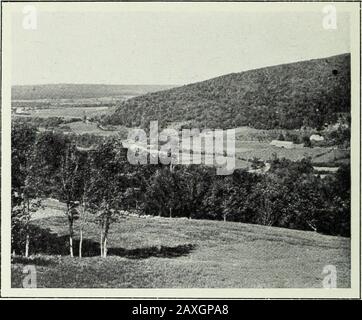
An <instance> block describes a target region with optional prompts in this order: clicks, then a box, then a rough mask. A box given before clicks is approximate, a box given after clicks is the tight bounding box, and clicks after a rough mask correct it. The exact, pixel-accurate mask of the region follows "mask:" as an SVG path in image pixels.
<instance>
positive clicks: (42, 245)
mask: <svg viewBox="0 0 362 320" xmlns="http://www.w3.org/2000/svg"><path fill="white" fill-rule="evenodd" d="M30 239H31V242H30V251H31V254H39V253H42V254H47V255H69V236H68V235H64V236H58V235H57V234H56V233H53V232H51V230H50V229H42V228H39V227H37V226H32V227H31V237H30ZM194 248H195V245H194V244H184V245H178V246H173V247H168V246H152V247H142V248H136V249H125V248H118V247H110V248H108V255H109V256H119V257H125V258H128V259H147V258H150V257H158V258H177V257H181V256H185V255H187V254H189V253H190V252H191V251H192V250H193V249H194ZM73 253H74V256H78V254H79V239H73ZM99 255H100V245H99V243H98V242H96V241H93V240H90V239H83V243H82V256H83V257H94V256H99ZM38 262H39V263H41V261H38ZM19 263H22V262H19ZM44 263H45V262H44Z"/></svg>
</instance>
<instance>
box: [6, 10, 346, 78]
mask: <svg viewBox="0 0 362 320" xmlns="http://www.w3.org/2000/svg"><path fill="white" fill-rule="evenodd" d="M153 5H154V7H153V9H152V10H148V9H144V10H143V11H129V10H128V9H127V8H123V9H122V10H120V11H113V12H110V11H108V12H102V11H98V12H89V11H88V12H86V11H84V12H64V11H63V12H60V11H57V12H45V11H42V10H40V9H38V18H37V19H38V20H37V29H36V30H25V29H23V27H22V19H23V16H24V15H23V13H22V12H21V9H22V7H20V6H19V9H18V8H17V10H15V12H14V13H13V15H12V24H11V25H12V84H13V85H16V84H45V83H102V84H187V83H191V82H197V81H201V80H205V79H209V78H212V77H216V76H219V75H223V74H227V73H232V72H240V71H244V70H249V69H255V68H259V67H264V66H269V65H276V64H281V63H289V62H294V61H300V60H307V59H312V58H321V57H327V56H332V55H336V54H340V53H346V52H350V39H349V16H348V14H347V13H343V12H338V13H337V29H336V30H325V29H324V28H323V26H322V19H323V13H322V11H321V9H320V8H321V7H320V6H316V7H315V9H313V8H314V7H310V9H309V11H308V12H307V11H304V12H302V11H298V12H278V11H274V12H256V11H250V10H249V11H246V10H243V9H242V8H243V7H242V6H241V7H240V8H241V10H235V9H233V10H227V9H225V10H223V11H218V10H213V9H208V8H207V7H206V6H205V7H204V8H203V10H202V11H200V10H188V8H187V7H186V6H187V4H184V5H185V6H184V7H182V6H181V7H178V8H177V11H176V10H174V9H173V8H171V7H169V10H160V11H157V7H155V6H156V5H157V4H153ZM190 5H192V4H190ZM211 8H212V7H211Z"/></svg>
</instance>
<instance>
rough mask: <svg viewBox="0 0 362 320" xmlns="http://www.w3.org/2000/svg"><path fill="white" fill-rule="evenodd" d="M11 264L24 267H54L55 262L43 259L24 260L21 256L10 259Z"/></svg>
mask: <svg viewBox="0 0 362 320" xmlns="http://www.w3.org/2000/svg"><path fill="white" fill-rule="evenodd" d="M11 263H19V264H24V265H35V266H50V265H54V264H55V262H54V261H52V260H49V259H46V258H43V257H29V258H25V257H22V256H15V257H13V258H11Z"/></svg>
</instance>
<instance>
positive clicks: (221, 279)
mask: <svg viewBox="0 0 362 320" xmlns="http://www.w3.org/2000/svg"><path fill="white" fill-rule="evenodd" d="M35 218H36V219H35V220H34V221H33V224H34V225H35V226H37V227H40V228H41V230H42V232H41V233H42V237H41V243H39V244H38V246H37V252H35V253H34V251H33V252H31V253H33V255H32V256H31V257H30V258H28V259H25V258H20V257H15V258H14V261H13V265H12V286H13V287H21V285H22V279H23V273H22V269H23V266H24V265H25V264H33V265H35V266H36V268H37V281H38V287H48V288H76V287H82V288H107V287H112V288H136V287H138V288H156V287H157V288H205V287H208V288H232V287H233V288H320V287H322V281H323V273H322V272H323V267H324V266H325V265H335V266H336V268H337V272H338V278H337V286H338V287H344V288H345V287H350V273H349V270H350V239H349V238H343V237H333V236H326V235H322V234H317V233H313V232H307V231H297V230H290V229H282V228H275V227H265V226H259V225H251V224H242V223H234V222H220V221H206V220H188V219H177V218H173V219H169V218H142V217H136V216H127V217H125V218H122V219H120V220H119V221H118V222H116V223H114V224H112V226H111V229H110V235H109V256H108V257H107V258H100V257H99V256H98V255H99V244H98V239H99V229H98V227H97V225H96V224H94V223H89V225H88V226H87V227H86V230H85V238H86V240H85V242H84V244H83V248H84V253H83V255H84V256H85V257H83V258H82V259H79V258H78V257H74V258H71V257H69V256H67V254H68V249H67V247H66V244H67V240H68V236H67V230H68V228H67V221H66V217H65V216H64V214H63V213H62V211H61V208H60V207H59V206H58V207H57V205H52V207H51V208H49V207H48V208H45V209H43V210H42V211H41V212H39V213H38V214H37V215H36V216H35ZM78 227H79V226H78V225H77V224H76V225H75V230H77V229H78ZM77 236H78V235H77V234H76V237H77ZM76 242H77V241H76ZM31 250H34V248H31ZM76 251H77V250H76ZM75 253H76V252H75Z"/></svg>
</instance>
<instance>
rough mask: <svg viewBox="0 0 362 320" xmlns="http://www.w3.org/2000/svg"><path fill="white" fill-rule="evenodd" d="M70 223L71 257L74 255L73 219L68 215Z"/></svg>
mask: <svg viewBox="0 0 362 320" xmlns="http://www.w3.org/2000/svg"><path fill="white" fill-rule="evenodd" d="M68 222H69V253H70V256H71V257H74V255H73V217H72V216H71V215H70V214H69V213H68Z"/></svg>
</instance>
